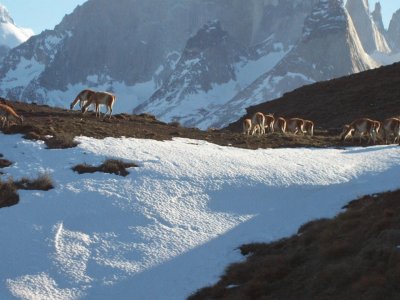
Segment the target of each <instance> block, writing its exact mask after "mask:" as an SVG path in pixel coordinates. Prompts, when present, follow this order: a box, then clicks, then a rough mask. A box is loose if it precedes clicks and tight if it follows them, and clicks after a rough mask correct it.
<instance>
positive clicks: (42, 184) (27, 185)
mask: <svg viewBox="0 0 400 300" xmlns="http://www.w3.org/2000/svg"><path fill="white" fill-rule="evenodd" d="M14 185H15V186H16V187H17V188H18V189H20V190H40V191H48V190H51V189H52V188H54V185H53V181H52V180H51V178H50V176H49V175H48V174H40V175H39V176H38V178H36V179H29V178H26V177H24V178H22V179H20V180H19V181H16V182H14Z"/></svg>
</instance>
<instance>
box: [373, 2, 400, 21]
mask: <svg viewBox="0 0 400 300" xmlns="http://www.w3.org/2000/svg"><path fill="white" fill-rule="evenodd" d="M368 2H369V7H370V10H374V8H375V3H376V2H380V3H381V6H382V16H383V24H384V25H385V27H386V28H388V26H389V22H390V20H391V19H392V15H393V13H394V12H395V11H396V10H398V9H399V8H400V1H398V0H380V1H377V0H368Z"/></svg>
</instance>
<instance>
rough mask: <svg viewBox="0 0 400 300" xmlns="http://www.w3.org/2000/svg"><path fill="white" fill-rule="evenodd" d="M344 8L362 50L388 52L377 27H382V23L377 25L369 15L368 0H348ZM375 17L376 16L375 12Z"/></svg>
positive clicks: (383, 38)
mask: <svg viewBox="0 0 400 300" xmlns="http://www.w3.org/2000/svg"><path fill="white" fill-rule="evenodd" d="M346 9H347V11H348V12H349V14H350V16H351V19H352V21H353V23H354V26H355V28H356V31H357V33H358V36H359V38H360V40H361V43H362V45H363V47H364V50H365V51H366V52H367V53H369V54H373V53H374V52H380V53H389V52H390V47H389V46H388V43H387V42H386V39H385V37H384V35H383V34H382V32H381V30H380V29H379V26H382V27H383V24H378V25H377V24H376V23H375V22H374V19H373V18H372V17H371V15H370V10H369V4H368V0H348V1H347V3H346ZM376 17H378V16H377V14H376ZM380 23H382V21H381V22H380Z"/></svg>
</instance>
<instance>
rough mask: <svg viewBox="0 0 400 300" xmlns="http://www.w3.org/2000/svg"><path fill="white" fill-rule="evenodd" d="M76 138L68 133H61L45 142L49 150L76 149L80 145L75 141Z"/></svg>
mask: <svg viewBox="0 0 400 300" xmlns="http://www.w3.org/2000/svg"><path fill="white" fill-rule="evenodd" d="M74 138H75V136H74V135H72V134H68V133H61V134H57V135H55V136H53V137H52V138H49V139H47V140H46V141H45V143H46V145H47V148H48V149H66V148H74V147H76V146H77V145H78V143H77V142H75V141H74Z"/></svg>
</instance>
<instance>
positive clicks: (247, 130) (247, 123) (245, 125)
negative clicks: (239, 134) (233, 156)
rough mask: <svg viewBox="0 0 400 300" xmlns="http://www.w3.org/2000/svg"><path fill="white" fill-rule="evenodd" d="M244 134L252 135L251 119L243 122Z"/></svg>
mask: <svg viewBox="0 0 400 300" xmlns="http://www.w3.org/2000/svg"><path fill="white" fill-rule="evenodd" d="M243 134H246V135H250V134H251V119H244V120H243Z"/></svg>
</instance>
